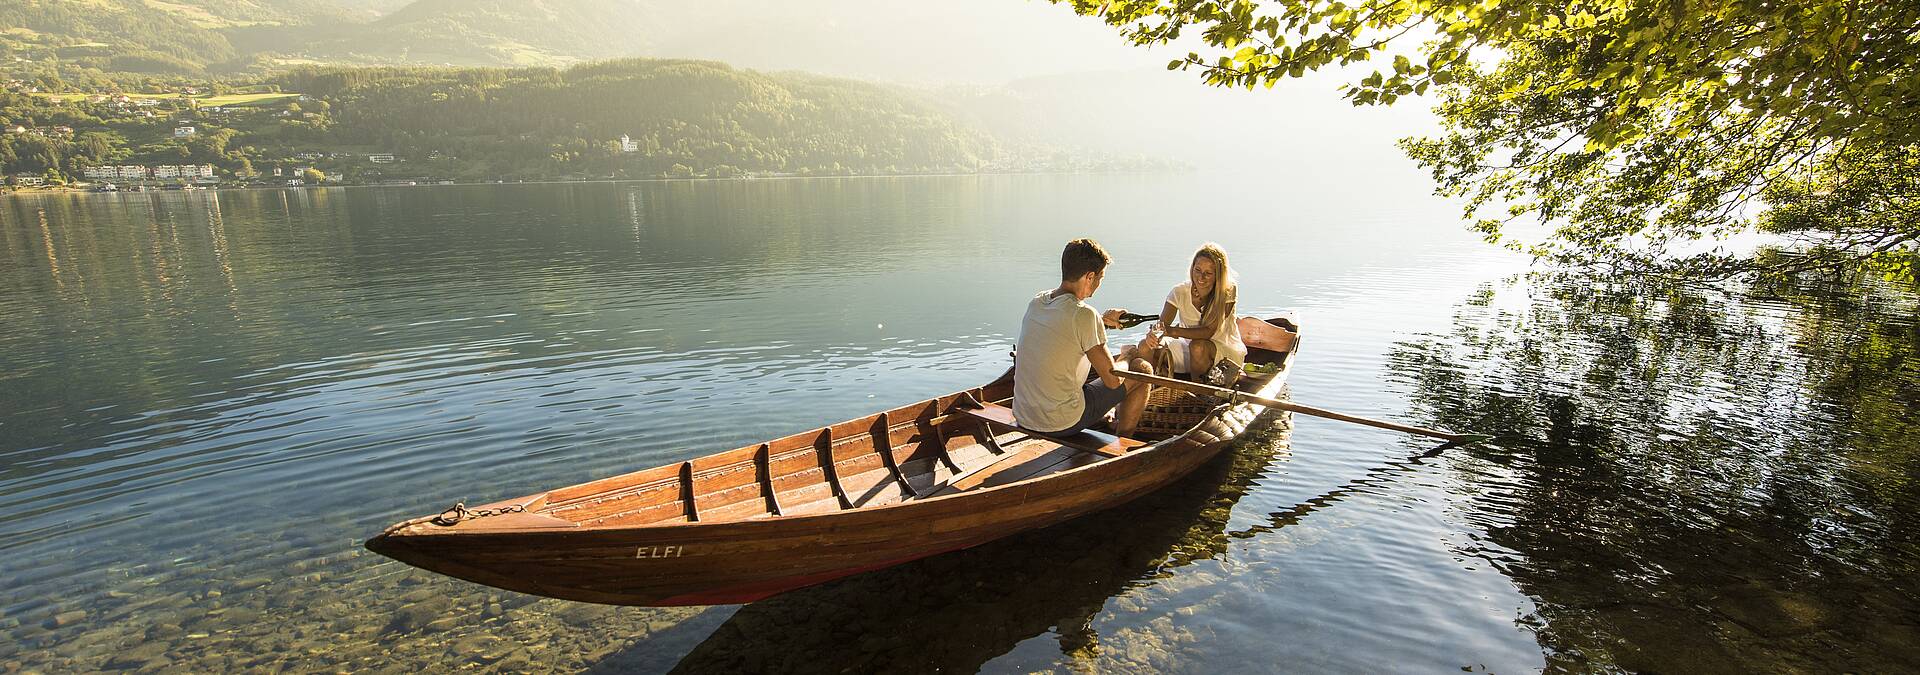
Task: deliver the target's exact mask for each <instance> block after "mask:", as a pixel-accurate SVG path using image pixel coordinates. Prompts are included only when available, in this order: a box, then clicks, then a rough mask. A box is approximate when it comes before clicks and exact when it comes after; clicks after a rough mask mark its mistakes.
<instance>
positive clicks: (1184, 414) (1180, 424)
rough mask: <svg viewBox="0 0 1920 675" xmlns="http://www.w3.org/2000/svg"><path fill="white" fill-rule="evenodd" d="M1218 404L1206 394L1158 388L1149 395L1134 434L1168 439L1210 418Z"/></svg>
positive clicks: (1142, 436) (1141, 436)
mask: <svg viewBox="0 0 1920 675" xmlns="http://www.w3.org/2000/svg"><path fill="white" fill-rule="evenodd" d="M1215 405H1216V404H1215V403H1214V402H1213V401H1212V400H1211V399H1209V398H1207V397H1205V396H1199V395H1195V394H1191V393H1188V392H1185V391H1181V390H1179V389H1174V388H1172V387H1154V389H1153V392H1152V393H1149V394H1147V408H1146V410H1144V411H1142V412H1141V413H1140V426H1139V427H1138V429H1137V430H1136V431H1134V435H1135V436H1137V437H1140V438H1152V439H1159V438H1168V437H1171V436H1178V435H1180V434H1183V433H1186V431H1187V430H1188V429H1192V428H1193V426H1194V425H1196V424H1199V423H1200V420H1203V419H1206V417H1207V413H1209V412H1212V411H1213V408H1214V406H1215Z"/></svg>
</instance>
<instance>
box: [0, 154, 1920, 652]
mask: <svg viewBox="0 0 1920 675" xmlns="http://www.w3.org/2000/svg"><path fill="white" fill-rule="evenodd" d="M1318 190H1319V188H1316V187H1314V183H1313V182H1311V181H1306V182H1302V181H1297V180H1288V181H1279V180H1262V179H1257V178H1246V177H1240V178H1231V179H1223V178H1219V177H1212V176H1027V177H984V178H975V177H954V178H913V179H828V180H781V181H745V182H679V183H628V184H577V185H514V186H449V187H420V188H355V189H328V190H308V191H248V192H227V193H147V194H123V195H56V196H43V197H35V198H26V199H20V198H16V199H8V200H5V201H0V317H3V318H4V330H3V331H0V513H6V514H7V515H8V517H7V518H6V519H4V521H3V522H0V635H4V639H0V666H19V667H25V668H28V669H36V670H50V671H69V670H94V669H102V668H156V669H157V668H164V667H169V666H170V667H172V668H175V669H182V670H193V671H202V672H207V671H221V670H231V669H243V668H263V669H293V670H337V669H355V670H358V669H390V670H420V669H423V668H426V669H451V668H455V667H460V668H466V667H479V668H484V669H493V670H501V671H519V670H525V669H529V668H547V667H553V668H569V669H582V668H584V669H599V670H609V671H613V670H644V671H660V670H670V669H674V668H676V667H677V668H679V669H681V670H684V671H707V670H743V669H745V670H789V671H790V670H819V671H836V672H837V671H842V670H847V669H852V670H855V671H873V670H891V671H926V670H935V669H938V670H946V671H962V672H964V671H973V670H986V671H994V672H1026V671H1031V670H1046V669H1066V670H1119V671H1154V672H1159V671H1168V670H1172V671H1189V672H1200V671H1239V672H1246V671H1274V670H1286V671H1368V672H1377V671H1383V670H1385V671H1409V672H1432V671H1436V670H1453V669H1469V670H1474V671H1481V670H1486V671H1495V672H1512V671H1530V670H1540V669H1578V670H1616V669H1618V670H1666V671H1672V670H1709V671H1712V670H1728V671H1751V670H1783V669H1784V670H1810V671H1829V670H1844V669H1853V670H1867V671H1885V670H1901V669H1911V668H1913V667H1915V666H1916V664H1920V648H1916V647H1915V645H1920V609H1916V606H1920V603H1916V602H1915V598H1916V596H1917V595H1920V591H1917V590H1916V589H1915V587H1914V583H1913V581H1912V579H1914V578H1915V577H1914V575H1913V572H1914V568H1915V563H1916V561H1920V546H1917V545H1916V540H1915V533H1914V526H1913V519H1914V516H1915V514H1916V513H1920V498H1917V497H1916V495H1920V489H1917V488H1916V486H1915V485H1914V479H1913V476H1914V475H1915V474H1916V470H1917V469H1920V454H1916V452H1915V450H1914V449H1913V448H1912V447H1911V446H1912V445H1913V444H1912V442H1911V439H1912V438H1913V431H1914V430H1915V428H1916V424H1917V423H1920V415H1916V413H1915V405H1914V404H1915V401H1916V399H1920V355H1917V354H1916V349H1915V345H1916V344H1920V339H1917V338H1920V336H1917V335H1916V328H1915V324H1914V321H1913V316H1914V310H1913V298H1912V296H1910V295H1907V294H1903V293H1901V292H1897V291H1891V290H1887V289H1885V288H1881V287H1878V286H1874V285H1871V284H1866V285H1853V286H1848V287H1845V288H1783V289H1765V290H1764V291H1755V292H1742V293H1739V294H1736V295H1729V294H1725V293H1719V292H1714V291H1705V290H1697V289H1696V290H1684V291H1672V290H1660V291H1655V290H1648V289H1638V290H1627V289H1624V288H1622V287H1620V286H1618V285H1614V284H1605V283H1598V282H1595V281H1592V280H1570V279H1551V278H1523V277H1517V276H1516V273H1519V272H1523V271H1525V270H1526V263H1525V261H1524V260H1519V259H1515V258H1513V257H1510V256H1508V255H1506V254H1503V253H1501V252H1499V251H1497V250H1494V249H1491V248H1489V247H1486V246H1484V245H1482V244H1479V243H1478V242H1476V241H1473V240H1472V239H1471V237H1469V236H1468V235H1467V234H1465V233H1463V232H1461V231H1459V229H1458V228H1457V226H1456V225H1455V224H1454V222H1455V220H1454V218H1455V213H1454V211H1453V209H1452V208H1451V207H1449V206H1447V205H1445V204H1440V203H1434V202H1430V201H1424V200H1417V199H1415V200H1408V199H1404V198H1394V199H1378V200H1369V199H1365V198H1353V197H1352V196H1349V197H1348V198H1345V199H1334V198H1329V197H1328V196H1327V195H1326V194H1324V193H1322V192H1319V191H1318ZM1089 235H1090V236H1094V237H1097V238H1099V239H1100V240H1101V241H1102V242H1103V243H1104V244H1105V245H1106V246H1107V247H1108V248H1109V249H1110V250H1111V251H1112V252H1113V253H1114V254H1115V256H1116V259H1117V262H1116V266H1115V267H1114V268H1112V269H1111V270H1110V271H1109V273H1108V275H1107V279H1106V283H1105V284H1104V285H1103V286H1102V288H1101V290H1100V292H1099V294H1098V295H1097V296H1096V297H1095V298H1094V300H1093V304H1095V305H1096V306H1099V307H1110V306H1125V307H1128V308H1131V309H1136V310H1144V311H1151V310H1153V309H1155V308H1157V306H1158V303H1159V301H1160V299H1161V298H1163V297H1164V295H1165V293H1166V290H1167V289H1168V288H1169V287H1171V286H1172V285H1173V284H1174V283H1176V282H1178V281H1179V280H1180V278H1181V276H1182V274H1183V271H1184V268H1185V262H1186V256H1187V255H1188V253H1190V252H1191V250H1192V248H1193V247H1194V246H1196V245H1197V244H1198V243H1200V242H1201V241H1204V240H1215V241H1219V242H1221V243H1222V244H1223V245H1225V247H1226V249H1227V250H1228V251H1229V253H1230V254H1231V255H1232V261H1233V263H1234V264H1235V266H1236V268H1237V269H1238V272H1239V276H1240V280H1241V283H1242V289H1243V290H1242V292H1241V307H1240V310H1241V312H1242V313H1246V314H1258V313H1261V312H1265V311H1272V310H1276V309H1280V308H1298V309H1300V310H1301V311H1302V314H1303V316H1304V318H1305V325H1306V335H1305V340H1304V343H1303V350H1302V353H1301V359H1302V360H1301V361H1300V362H1299V367H1298V370H1297V371H1296V373H1295V375H1294V379H1293V395H1294V396H1295V398H1296V399H1297V400H1299V401H1301V402H1305V403H1311V404H1315V405H1320V406H1323V407H1329V408H1335V409H1340V410H1347V411H1353V412H1358V413H1361V414H1373V415H1379V416H1385V417H1392V418H1396V419H1400V420H1404V421H1410V422H1415V423H1421V424H1433V425H1443V426H1448V427H1453V428H1459V429H1476V430H1480V429H1486V430H1493V431H1499V432H1502V433H1506V434H1509V437H1508V438H1507V439H1505V440H1503V441H1502V442H1500V443H1496V444H1492V445H1485V446H1478V447H1474V448H1467V449H1453V450H1446V451H1442V452H1428V451H1427V450H1428V448H1429V447H1430V446H1429V445H1428V444H1424V443H1422V442H1419V441H1417V440H1414V439H1409V438H1406V437H1403V436H1400V435H1396V434H1391V433H1387V432H1379V431H1374V430H1369V429H1364V428H1360V427H1354V426H1351V425H1345V424H1339V423H1333V422H1327V421H1323V420H1318V419H1312V418H1304V417H1302V418H1297V419H1288V418H1286V417H1284V416H1275V417H1271V418H1269V419H1267V420H1266V421H1265V422H1264V423H1263V424H1262V425H1260V427H1259V429H1258V430H1257V431H1256V432H1255V433H1254V434H1252V436H1251V437H1250V438H1248V439H1247V440H1246V441H1245V442H1242V443H1240V444H1238V445H1237V446H1236V447H1235V448H1234V450H1233V452H1232V453H1230V454H1229V455H1228V456H1226V457H1224V458H1223V459H1222V460H1221V461H1219V462H1216V463H1215V464H1213V465H1210V466H1209V467H1207V468H1206V469H1203V470H1202V471H1201V472H1199V473H1197V474H1196V475H1194V476H1193V477H1192V478H1190V479H1188V480H1186V481H1183V482H1182V483H1180V484H1179V485H1177V486H1174V487H1172V488H1170V489H1168V490H1166V491H1163V492H1161V493H1159V494H1155V495H1153V496H1151V497H1149V498H1147V499H1144V500H1141V501H1140V502H1136V503H1133V504H1129V505H1127V506H1125V507H1122V508H1120V509H1116V510H1114V511H1111V512H1108V513H1104V514H1099V515H1096V516H1093V517H1090V518H1086V519H1082V520H1080V521H1076V522H1074V523H1070V524H1068V525H1064V526H1061V527H1056V528H1052V529H1049V530H1043V531H1040V532H1034V533H1029V534H1027V535H1023V536H1019V537H1016V538H1013V539H1009V540H1005V541H1003V542H999V543H996V544H993V545H989V546H985V547H981V548H978V549H974V550H970V551H964V552H960V553H957V554H952V555H947V556H940V557H937V558H933V559H929V560H925V561H920V562H917V563H913V564H909V565H905V566H902V567H899V568H895V569H892V570H886V571H882V572H878V573H873V574H868V575H862V576H859V577H855V578H851V579H847V580H843V581H841V582H836V583H833V584H829V585H826V586H822V587H817V588H814V589H807V590H803V591H800V592H796V593H792V594H789V595H786V596H781V597H778V598H775V599H770V600H767V601H763V602H760V603H755V604H753V605H748V606H745V607H715V608H704V609H703V608H692V609H671V610H656V609H633V608H611V607H602V606H595V605H584V604H577V603H568V602H561V601H554V600H542V599H537V598H532V597H529V596H523V595H518V594H515V593H511V592H506V591H497V590H493V589H490V588H486V587H482V586H477V585H474V584H469V583H466V582H461V581H455V580H451V579H447V578H443V577H439V576H436V575H432V574H428V573H425V572H421V571H417V570H413V569H411V568H408V567H405V566H403V565H400V564H398V563H392V562H388V561H385V560H384V559H383V558H380V557H379V556H375V555H372V554H369V553H366V552H365V551H363V550H361V549H360V548H359V543H360V541H362V540H364V539H365V538H367V537H369V536H371V535H372V534H374V533H376V532H378V531H379V530H380V529H382V528H384V527H385V526H386V525H388V524H390V523H392V522H394V521H397V520H401V519H403V518H408V517H413V516H417V515H422V514H426V513H432V512H437V511H439V510H440V509H442V508H444V507H446V506H448V505H451V504H452V503H453V502H455V501H467V502H469V503H473V502H484V501H489V500H492V499H495V498H501V497H508V496H513V495H519V494H526V493H530V492H535V491H538V490H541V489H545V488H550V487H555V486H560V485H566V484H571V483H575V482H579V481H582V480H586V479H589V478H593V477H598V476H605V475H610V474H613V473H617V472H621V471H625V470H630V469H634V468H639V467H645V466H652V465H656V464H660V463H663V462H668V461H673V460H679V459H685V458H689V457H693V456H698V455H702V454H706V453H709V452H713V451H716V450H721V449H727V448H732V447H736V446H739V445H742V444H745V443H749V442H754V441H758V440H761V439H764V438H768V437H773V436H778V435H784V434H787V433H792V432H794V431H798V430H803V429H807V428H813V427H818V426H820V425H822V424H825V423H830V422H833V421H838V420H842V419H846V418H850V417H855V416H859V415H863V414H866V413H869V412H872V411H874V410H879V409H884V408H887V407H891V406H895V405H899V404H902V403H905V402H909V401H913V400H919V399H923V398H927V397H931V396H935V395H939V394H943V393H947V392H951V391H953V390H956V389H960V388H963V387H967V386H973V385H977V384H979V383H980V382H982V381H984V380H986V379H988V378H990V377H992V376H994V375H996V374H998V373H999V372H1000V371H1001V370H1002V369H1004V368H1005V365H1006V353H1007V350H1008V349H1009V348H1010V346H1011V344H1012V342H1013V334H1012V333H1013V331H1015V330H1017V322H1018V318H1019V311H1020V309H1021V308H1022V307H1023V306H1024V299H1025V298H1026V297H1028V296H1029V295H1031V293H1033V292H1035V291H1037V290H1040V289H1042V288H1046V287H1049V286H1051V285H1052V279H1051V278H1050V277H1053V276H1054V275H1055V270H1056V269H1057V267H1056V265H1057V263H1056V261H1057V256H1058V252H1059V248H1060V245H1061V243H1063V242H1064V241H1065V240H1066V239H1069V238H1072V237H1077V236H1089ZM1137 330H1138V329H1136V331H1135V332H1137ZM1130 335H1132V333H1126V334H1123V338H1124V337H1125V336H1130Z"/></svg>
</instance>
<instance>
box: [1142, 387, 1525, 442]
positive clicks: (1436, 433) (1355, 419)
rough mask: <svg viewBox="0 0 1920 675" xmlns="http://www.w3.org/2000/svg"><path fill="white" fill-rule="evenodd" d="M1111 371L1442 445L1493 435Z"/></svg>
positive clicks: (1475, 440) (1474, 440)
mask: <svg viewBox="0 0 1920 675" xmlns="http://www.w3.org/2000/svg"><path fill="white" fill-rule="evenodd" d="M1113 374H1115V375H1119V376H1121V377H1130V378H1133V379H1136V380H1144V381H1147V382H1152V383H1154V384H1158V385H1162V386H1167V387H1173V388H1175V389H1184V390H1186V391H1191V392H1196V393H1201V394H1218V395H1222V396H1229V397H1232V398H1231V399H1230V400H1241V401H1252V402H1254V403H1258V404H1260V405H1264V406H1267V407H1269V408H1279V409H1281V410H1290V411H1293V412H1297V413H1301V414H1304V415H1312V416H1314V417H1325V418H1327V419H1330V420H1340V421H1342V422H1352V423H1354V424H1364V425H1367V426H1370V427H1377V428H1381V429H1388V430H1392V431H1399V432H1403V433H1409V434H1418V435H1421V436H1432V437H1434V438H1438V439H1442V440H1445V441H1447V444H1446V445H1444V446H1441V447H1442V448H1450V447H1457V446H1462V445H1470V444H1473V443H1479V442H1481V441H1484V440H1487V439H1489V438H1493V437H1492V436H1489V435H1487V434H1456V433H1451V432H1446V431H1440V430H1438V429H1428V428H1426V427H1416V426H1409V425H1405V424H1398V423H1394V422H1388V421H1386V420H1376V419H1369V418H1366V417H1360V416H1358V415H1348V414H1346V413H1337V412H1334V411H1332V410H1327V409H1324V408H1315V407H1313V406H1308V405H1300V404H1298V403H1288V402H1286V401H1282V400H1280V399H1275V398H1267V397H1265V396H1255V395H1253V394H1249V393H1246V392H1244V391H1237V390H1234V389H1227V388H1225V387H1216V386H1213V385H1210V384H1201V383H1199V382H1188V381H1186V380H1176V379H1173V378H1171V377H1161V376H1159V375H1153V374H1150V373H1137V372H1134V371H1131V370H1120V369H1118V368H1116V369H1114V371H1113Z"/></svg>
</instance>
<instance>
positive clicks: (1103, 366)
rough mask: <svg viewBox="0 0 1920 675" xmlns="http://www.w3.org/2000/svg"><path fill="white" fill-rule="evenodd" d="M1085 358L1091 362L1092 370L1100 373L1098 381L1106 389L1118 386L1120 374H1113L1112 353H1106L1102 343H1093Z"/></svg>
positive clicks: (1117, 387)
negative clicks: (1105, 386)
mask: <svg viewBox="0 0 1920 675" xmlns="http://www.w3.org/2000/svg"><path fill="white" fill-rule="evenodd" d="M1087 360H1088V361H1090V362H1092V363H1093V372H1095V373H1099V374H1100V383H1101V384H1104V385H1107V388H1108V389H1119V388H1120V376H1119V375H1115V374H1113V369H1114V364H1113V355H1112V354H1108V353H1107V346H1106V345H1104V344H1098V345H1094V346H1093V348H1092V349H1088V350H1087Z"/></svg>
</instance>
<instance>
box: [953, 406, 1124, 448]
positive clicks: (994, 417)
mask: <svg viewBox="0 0 1920 675" xmlns="http://www.w3.org/2000/svg"><path fill="white" fill-rule="evenodd" d="M975 403H978V402H977V401H976V402H975ZM979 406H980V407H978V408H968V409H965V410H961V411H960V412H961V413H963V414H965V415H968V416H971V417H974V418H977V419H980V420H982V421H985V422H988V423H990V424H998V425H1000V426H1003V427H1007V428H1009V429H1019V430H1020V431H1023V432H1026V433H1028V434H1031V435H1033V436H1037V437H1039V438H1043V439H1046V440H1049V441H1053V442H1055V443H1059V444H1061V445H1064V446H1066V447H1069V448H1075V449H1079V450H1085V451H1088V452H1097V453H1100V454H1102V455H1106V456H1108V457H1119V456H1121V455H1124V454H1127V451H1128V450H1132V449H1134V448H1138V447H1142V446H1145V445H1147V443H1146V442H1144V441H1137V440H1134V439H1131V438H1122V437H1119V436H1115V435H1113V434H1107V433H1101V432H1098V431H1094V430H1092V429H1082V430H1080V431H1079V432H1077V433H1074V434H1071V435H1067V436H1055V435H1052V434H1042V433H1040V432H1037V431H1033V430H1031V429H1026V428H1022V427H1021V426H1020V425H1018V424H1014V423H1013V409H1012V408H1008V407H1006V406H1003V405H998V404H994V403H979Z"/></svg>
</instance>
